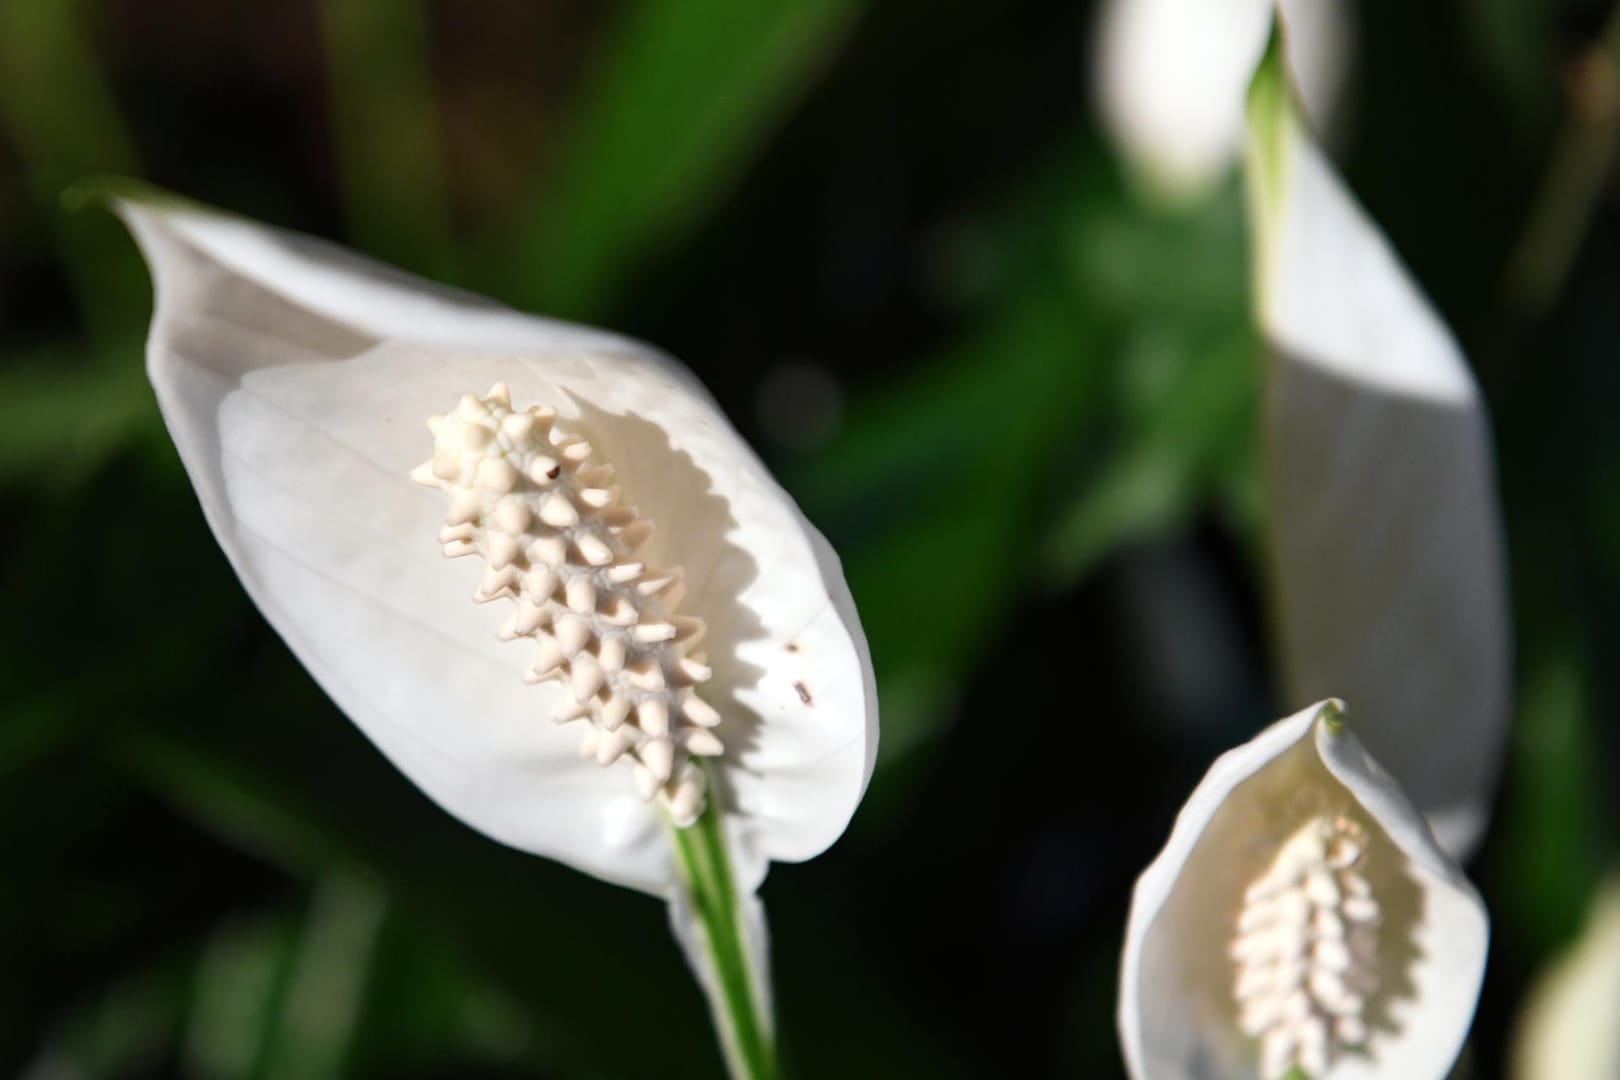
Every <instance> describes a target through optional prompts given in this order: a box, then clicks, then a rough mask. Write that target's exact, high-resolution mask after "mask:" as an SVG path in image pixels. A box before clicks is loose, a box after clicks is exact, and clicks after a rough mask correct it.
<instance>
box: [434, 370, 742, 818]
mask: <svg viewBox="0 0 1620 1080" xmlns="http://www.w3.org/2000/svg"><path fill="white" fill-rule="evenodd" d="M427 426H428V428H429V430H430V431H431V432H432V433H433V437H434V450H433V456H432V458H430V459H429V460H428V461H426V462H423V463H422V464H421V465H419V466H417V468H416V469H415V470H413V471H412V474H411V475H412V477H413V478H414V479H415V480H416V482H417V483H419V484H423V485H425V486H427V487H435V488H440V489H442V490H443V491H444V492H445V493H446V494H447V495H448V496H449V518H448V520H447V521H446V523H445V526H444V528H443V529H441V530H439V542H440V543H441V544H442V545H443V546H444V553H445V555H447V556H450V557H451V558H457V557H460V556H464V555H473V554H479V555H482V556H483V557H484V560H485V562H486V565H487V569H486V570H485V573H484V576H483V579H482V580H481V581H480V582H479V585H478V589H477V591H476V592H474V593H473V599H474V600H476V601H478V602H480V603H487V602H489V601H495V600H509V601H511V602H512V611H511V614H510V615H508V616H507V619H506V622H505V623H504V624H503V625H502V627H501V630H500V636H501V638H502V639H503V640H511V639H513V638H529V639H533V640H534V641H535V642H536V643H537V646H538V647H537V650H536V654H535V661H534V665H533V667H532V668H531V669H530V678H531V679H533V680H534V681H545V680H552V679H555V680H557V681H559V682H561V683H562V684H563V685H564V686H565V687H566V688H567V690H568V693H566V694H564V695H562V696H561V697H560V699H559V700H558V702H557V704H556V706H555V708H554V710H553V712H552V717H551V718H552V719H553V720H555V721H557V722H558V723H567V722H569V721H573V720H582V719H583V720H587V721H588V727H587V729H586V732H585V737H584V739H583V740H582V741H581V743H580V756H581V757H585V758H589V759H591V760H594V761H595V762H596V763H597V764H599V765H603V766H611V765H613V764H614V763H615V762H618V761H619V760H620V759H621V758H626V759H628V760H630V761H631V762H633V764H634V773H633V775H634V777H635V785H636V791H637V793H638V794H639V795H640V796H641V798H642V799H643V800H650V799H653V798H655V797H656V798H657V799H658V801H659V803H660V804H661V805H662V806H663V807H664V809H665V810H666V811H667V812H668V813H669V815H670V819H671V820H672V821H673V822H674V823H675V825H677V826H678V827H682V828H684V827H686V826H689V825H691V824H692V823H693V822H694V821H696V820H697V817H698V814H700V813H701V812H702V810H703V794H704V787H705V777H704V773H703V770H702V768H701V767H700V766H698V765H696V764H694V763H693V762H692V760H691V758H692V757H693V756H698V757H714V756H718V755H720V754H722V753H724V751H725V747H724V745H723V744H722V743H721V742H720V740H719V739H718V738H717V737H716V736H715V735H714V733H713V732H712V731H710V730H709V729H710V728H713V727H714V726H715V725H716V724H718V723H719V722H720V714H719V713H718V712H716V711H715V710H714V708H713V706H711V705H709V704H707V703H706V702H704V701H703V700H702V699H701V698H700V697H699V696H698V687H700V686H701V685H702V684H703V683H705V682H707V681H708V679H709V676H710V674H711V672H710V670H709V668H708V667H707V666H706V665H704V664H703V663H702V662H701V658H700V657H699V656H697V655H696V654H694V653H692V652H691V651H690V649H691V647H692V646H693V645H695V644H697V642H698V640H699V639H700V638H701V637H702V636H703V630H704V626H703V623H702V621H701V620H696V619H688V618H686V617H684V616H681V615H677V614H675V612H674V609H675V607H676V605H677V603H679V601H680V596H681V592H682V585H681V577H682V574H681V572H680V570H679V569H678V568H677V569H674V570H663V571H657V570H654V571H650V572H649V570H648V569H647V566H646V564H645V563H644V562H642V561H640V555H641V552H642V550H643V549H644V548H645V547H646V544H647V541H648V540H649V539H650V538H651V535H652V530H651V527H650V526H651V523H650V522H648V521H646V520H645V519H643V518H640V517H638V516H637V515H636V513H635V511H634V510H632V509H629V508H627V507H623V506H620V505H618V492H617V491H616V490H615V489H614V488H613V487H611V486H610V485H611V483H612V474H613V470H612V467H611V466H609V465H598V466H596V467H593V468H590V469H586V468H584V466H585V463H586V462H587V461H588V460H590V458H591V457H592V448H591V445H590V444H589V443H588V442H586V441H584V440H583V439H576V438H573V437H571V436H569V435H568V434H567V432H566V431H565V430H564V429H563V428H561V427H559V426H558V425H557V411H556V410H555V409H553V408H550V407H549V406H546V407H542V406H531V407H530V408H527V409H520V410H514V409H513V408H512V394H511V391H510V390H509V389H508V388H507V387H506V385H505V384H504V383H496V384H495V386H493V387H492V388H491V389H490V391H489V393H488V394H487V395H485V396H484V397H482V398H479V397H474V396H472V395H470V394H469V395H467V396H465V397H463V398H462V399H461V401H460V403H459V404H457V406H456V408H455V410H454V411H453V412H450V413H448V414H445V415H439V416H433V417H430V418H429V419H428V422H427Z"/></svg>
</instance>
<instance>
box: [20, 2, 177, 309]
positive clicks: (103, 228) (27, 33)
mask: <svg viewBox="0 0 1620 1080" xmlns="http://www.w3.org/2000/svg"><path fill="white" fill-rule="evenodd" d="M87 6H88V5H87V4H86V3H85V0H10V2H8V3H5V4H0V123H3V124H4V126H5V128H6V134H7V135H8V136H9V141H10V142H11V144H12V145H13V146H14V147H15V148H16V151H17V153H18V155H19V156H20V157H21V159H22V162H23V167H24V170H25V172H26V174H27V178H28V186H29V188H30V189H31V190H32V192H33V195H34V199H35V202H36V204H37V205H39V206H40V207H42V208H44V210H45V211H46V214H47V215H48V218H47V220H49V221H50V222H51V225H52V227H53V231H54V234H55V236H54V238H55V241H56V244H57V247H58V249H59V250H60V252H61V254H62V257H63V261H64V262H65V263H66V265H67V270H68V273H69V275H70V277H71V279H72V282H73V286H74V290H75V291H76V292H77V293H78V295H79V302H80V308H81V314H82V317H83V318H84V320H85V322H86V323H87V324H88V325H89V326H90V328H91V330H92V332H93V333H94V334H95V335H96V336H98V337H100V338H102V339H103V340H107V339H110V338H112V337H114V336H116V335H119V334H121V333H125V332H127V331H128V330H129V329H130V328H132V327H133V326H135V325H138V324H139V322H140V321H141V320H142V318H143V315H144V309H145V307H146V289H145V284H144V280H143V278H142V276H140V275H138V274H137V272H136V266H137V265H138V263H137V261H136V260H135V258H134V257H133V253H132V252H130V251H129V250H128V246H129V245H128V244H127V243H125V242H124V241H123V238H122V236H121V235H120V233H121V231H122V230H121V229H120V228H119V227H118V226H117V225H116V224H115V223H114V222H113V221H112V220H111V219H109V218H105V217H92V218H64V217H63V216H62V215H60V214H59V213H57V212H56V211H57V195H58V193H59V192H60V191H61V190H62V189H63V188H64V187H66V186H67V185H68V184H70V183H71V182H73V181H74V180H75V179H77V178H78V177H80V176H84V175H85V174H87V173H118V174H127V173H132V172H134V171H136V162H135V155H134V151H133V149H132V148H131V143H130V139H129V137H128V134H127V133H126V132H125V130H124V126H123V120H122V117H121V116H120V115H119V112H118V108H117V105H116V103H115V101H114V99H113V95H112V91H111V88H110V87H109V85H108V80H107V79H106V78H105V76H104V75H103V74H102V71H101V65H100V63H99V61H98V60H97V57H96V55H95V52H94V50H93V49H92V48H91V45H90V40H89V36H88V33H87V26H86V22H87V19H86V15H85V9H86V7H87Z"/></svg>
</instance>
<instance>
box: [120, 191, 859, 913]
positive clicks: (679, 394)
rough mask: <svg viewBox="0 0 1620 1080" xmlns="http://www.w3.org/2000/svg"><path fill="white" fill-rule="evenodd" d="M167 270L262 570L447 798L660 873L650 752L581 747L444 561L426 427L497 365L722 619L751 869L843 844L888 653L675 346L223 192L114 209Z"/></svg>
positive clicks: (181, 420)
mask: <svg viewBox="0 0 1620 1080" xmlns="http://www.w3.org/2000/svg"><path fill="white" fill-rule="evenodd" d="M119 211H120V213H121V214H122V216H123V217H124V218H125V220H126V221H127V222H128V223H129V225H130V227H131V229H132V230H133V231H134V233H135V235H136V237H137V239H138V241H139V242H140V244H141V247H142V250H143V251H144V252H145V254H146V256H147V259H148V262H149V263H150V264H151V266H152V269H153V275H154V278H155V281H156V298H157V311H156V315H155V318H154V321H153V325H152V331H151V336H150V339H149V344H148V365H149V373H150V376H151V379H152V383H153V385H154V387H155V388H156V390H157V394H158V400H159V404H160V405H161V407H162V410H163V414H164V418H165V420H166V421H167V423H168V425H169V428H170V431H171V433H172V434H173V437H174V440H175V443H176V445H177V446H178V448H179V450H180V455H181V459H182V460H183V462H184V463H185V466H186V469H187V471H188V472H189V474H190V475H191V478H192V481H193V483H194V484H195V486H196V489H197V492H198V496H199V499H200V501H201V503H202V506H203V510H204V513H205V514H206V515H207V517H208V520H209V523H210V525H211V526H212V527H213V530H214V533H215V535H216V536H217V537H218V539H219V542H220V544H221V546H222V547H223V548H224V549H225V552H226V554H227V555H228V556H229V557H230V559H231V562H232V564H233V565H234V566H235V568H236V570H237V572H238V574H239V575H240V577H241V579H242V581H243V583H244V584H245V586H246V587H247V589H248V592H249V593H250V594H251V595H252V596H253V598H254V600H255V601H256V602H257V603H258V604H259V606H260V607H261V609H262V610H263V611H264V612H265V615H266V617H267V618H268V619H269V621H270V622H271V624H272V625H273V626H275V628H276V629H277V631H279V632H280V633H281V635H282V636H283V637H284V638H285V639H286V641H287V642H288V644H289V646H290V647H291V648H292V650H293V651H294V653H296V654H297V656H298V657H299V659H300V660H301V661H303V663H304V664H305V666H306V667H307V668H308V669H309V670H310V672H311V673H312V674H313V675H314V676H315V678H316V679H317V680H318V681H319V682H320V684H321V685H322V687H323V688H325V689H326V691H327V692H328V693H329V694H330V695H331V696H332V698H333V699H334V700H335V701H336V702H337V703H338V705H339V706H340V707H341V708H342V709H343V710H344V711H345V712H346V713H347V714H348V715H349V716H350V717H351V718H352V719H353V720H354V721H355V722H356V723H357V724H358V725H359V726H360V727H361V728H362V729H363V730H364V731H365V732H366V734H367V735H368V736H370V738H371V739H372V740H373V741H374V742H375V743H376V744H377V745H378V746H379V747H380V748H381V749H382V750H383V752H384V753H386V754H387V755H388V756H389V757H390V758H391V759H392V760H393V761H394V763H395V764H396V765H398V766H399V768H400V769H401V770H403V771H404V772H405V773H406V774H407V775H408V776H410V777H411V779H413V780H414V781H415V782H416V783H417V784H418V785H419V786H420V787H421V788H422V789H423V790H424V791H426V792H427V793H428V794H429V795H431V796H432V797H433V798H434V799H435V800H437V801H438V802H439V803H440V804H441V805H443V806H444V807H445V808H446V809H448V810H449V811H450V812H451V813H453V814H455V815H456V816H458V817H460V818H461V819H462V820H464V821H466V822H467V823H468V824H470V825H472V826H473V827H475V828H477V829H479V830H481V831H483V832H485V833H487V834H489V835H491V836H493V837H495V838H497V839H499V840H502V841H504V842H506V843H508V844H511V845H513V846H516V847H519V848H523V849H525V850H528V851H532V852H535V853H537V854H542V855H546V856H550V857H553V858H556V859H559V860H562V861H564V862H567V863H569V864H571V865H574V866H576V867H578V868H580V869H582V870H585V871H587V872H589V873H592V874H595V875H597V876H598V877H601V878H604V879H607V880H610V881H614V882H618V883H621V884H625V885H629V886H633V887H636V888H640V889H643V890H646V891H649V892H654V893H658V894H660V895H663V894H664V893H665V892H666V890H667V888H668V886H669V885H670V883H671V881H672V878H671V873H672V870H671V862H670V858H671V857H670V845H669V844H668V843H667V840H666V838H665V837H664V836H663V835H662V831H663V829H664V825H663V823H662V822H661V821H660V819H659V817H658V814H657V812H656V811H655V810H653V809H652V808H651V807H650V806H649V805H648V804H647V803H645V802H643V801H641V800H640V799H638V798H637V796H636V792H635V789H634V785H633V784H632V781H631V776H630V773H629V771H628V770H627V769H621V768H618V767H616V766H615V767H602V766H599V765H597V764H596V763H595V762H593V761H587V760H582V759H581V758H580V756H579V754H578V746H579V736H578V734H577V733H576V732H574V731H573V730H571V729H568V728H562V727H556V726H554V725H553V724H551V723H550V721H549V720H548V717H549V716H550V715H551V711H552V708H553V707H554V705H555V703H556V696H557V695H558V694H560V693H563V692H565V691H563V690H562V689H561V688H560V687H559V686H558V685H557V684H555V683H541V684H539V685H532V686H531V685H526V684H525V683H524V681H523V675H524V673H525V671H526V670H528V668H529V665H530V660H531V657H530V655H529V653H528V652H527V651H525V650H524V649H522V648H520V647H518V645H517V644H516V643H503V642H501V641H498V640H497V638H496V631H497V629H498V628H499V626H500V624H501V621H502V617H503V616H502V613H501V612H500V611H498V610H497V609H496V607H495V606H494V605H490V606H480V605H476V604H474V603H473V602H472V599H471V596H472V593H473V592H474V590H475V588H476V587H477V585H478V582H479V575H480V572H481V571H480V568H479V567H478V566H476V565H468V564H470V563H473V562H475V560H457V561H447V560H445V559H444V558H443V557H442V556H441V555H440V552H439V544H438V543H437V542H436V539H435V537H436V535H437V533H438V531H439V528H440V526H441V525H442V524H443V521H444V518H445V500H444V497H443V495H442V494H441V493H440V492H437V491H433V490H429V489H424V488H423V487H421V486H419V485H417V484H414V483H412V481H411V479H410V473H411V470H412V468H413V467H415V466H417V465H419V464H420V463H421V462H422V461H423V460H424V459H425V458H427V457H429V456H430V455H431V453H432V451H433V438H432V436H431V435H430V434H429V433H428V431H427V428H426V426H425V422H426V420H427V419H428V417H430V416H432V415H435V414H440V413H444V412H447V411H449V410H450V409H451V408H453V407H454V406H455V405H456V403H457V401H458V400H459V399H460V398H461V397H462V395H465V394H469V393H470V394H481V393H483V392H485V391H486V390H487V389H488V388H489V387H490V386H491V385H492V384H493V383H495V382H504V383H505V384H506V385H507V386H509V387H510V391H511V395H512V398H513V400H514V402H516V403H518V404H520V405H521V406H524V407H526V406H528V405H551V406H554V407H555V408H556V409H557V410H558V411H559V413H560V415H561V417H562V418H563V421H565V422H567V423H569V424H570V425H572V426H573V428H575V429H577V431H578V434H580V435H581V436H583V437H585V438H588V439H589V440H590V442H591V443H592V445H593V446H594V447H595V448H596V451H597V452H598V453H599V454H600V455H601V458H602V460H604V461H606V462H609V463H611V464H612V465H613V467H614V469H615V472H616V482H617V483H618V485H619V487H620V489H621V490H622V497H623V500H624V502H625V503H626V504H627V505H632V506H635V507H636V508H637V509H638V511H639V512H640V514H641V516H642V517H643V518H646V519H648V520H651V521H652V522H654V523H655V525H656V530H657V531H656V533H655V535H654V538H653V540H652V541H651V542H650V544H649V547H648V553H649V555H650V557H651V558H653V559H655V560H657V561H658V562H659V563H660V564H662V565H670V566H679V567H681V568H682V569H683V570H684V572H685V576H686V580H687V593H686V597H685V599H684V600H683V601H682V603H681V610H682V611H683V612H686V613H689V614H692V615H695V616H698V617H700V618H702V619H703V620H704V621H705V622H706V623H707V635H706V637H705V639H704V645H705V649H706V651H707V662H708V663H709V664H710V665H712V667H713V669H714V674H713V677H712V679H711V680H710V682H709V683H708V684H707V686H706V688H705V697H706V699H707V700H708V701H709V702H710V703H711V704H713V705H714V706H715V707H716V708H718V709H719V711H720V712H721V714H722V716H723V720H722V722H721V725H720V727H719V728H718V729H717V734H718V735H719V736H720V737H721V739H722V740H723V742H724V743H725V746H726V753H725V756H724V757H723V758H722V759H719V765H718V773H719V775H718V776H717V777H716V784H717V786H718V787H719V788H720V790H721V791H722V793H723V796H724V799H725V805H726V806H727V808H728V811H729V814H728V819H727V823H728V829H729V830H730V834H731V837H732V846H733V848H734V857H735V858H736V860H737V862H738V866H737V876H738V879H739V886H740V887H741V888H742V890H743V891H744V892H747V891H751V890H752V889H753V888H754V887H755V886H756V885H757V884H758V882H759V880H760V878H761V877H762V876H763V874H764V869H765V864H766V861H767V860H769V859H785V860H797V859H803V858H808V857H810V856H812V855H814V854H816V853H818V852H819V851H821V850H822V849H824V848H825V847H826V846H827V845H828V844H830V843H831V842H832V841H833V840H834V839H835V838H836V837H837V836H838V835H839V834H840V833H841V832H842V830H843V828H844V826H845V824H846V823H847V821H848V819H849V816H850V814H851V813H853V811H854V807H855V805H856V803H857V802H858V800H859V798H860V795H861V793H862V791H863V790H864V788H865V785H866V781H867V779H868V777H869V775H870V773H871V768H872V761H873V757H874V753H875V748H876V733H877V728H876V706H875V698H874V690H873V680H872V673H871V665H870V662H869V660H868V658H867V654H866V647H865V642H864V640H863V638H862V636H861V632H860V628H859V623H858V620H857V618H856V615H855V611H854V607H853V604H852V602H851V600H850V597H849V594H848V591H847V588H846V586H845V584H844V581H843V578H842V575H841V573H840V571H839V567H838V563H837V559H836V557H835V556H834V555H833V553H832V552H831V550H830V549H829V548H828V547H827V545H826V543H825V541H824V540H823V539H822V538H821V536H820V535H819V534H818V533H817V532H816V531H815V529H814V528H813V527H811V526H810V525H809V524H808V522H806V521H805V519H804V518H803V516H802V515H801V514H800V513H799V511H798V509H797V508H796V507H795V506H794V504H793V502H792V500H791V499H789V498H788V497H787V495H786V494H785V493H784V492H782V490H781V489H780V488H779V487H778V486H777V485H776V483H775V482H774V481H773V480H772V479H771V477H770V476H769V474H768V473H767V472H766V471H765V469H764V468H763V466H762V465H761V464H760V462H759V461H758V459H757V458H756V457H755V456H754V454H753V453H752V452H751V451H750V450H749V449H748V447H747V446H746V445H745V444H743V443H742V441H741V440H740V439H739V438H738V436H737V435H736V433H735V432H734V431H733V430H732V429H731V427H730V425H729V424H728V423H727V421H726V420H725V418H724V417H723V416H722V415H721V414H720V413H719V411H718V410H717V409H716V407H715V406H714V405H713V403H712V402H711V400H710V399H709V397H708V396H707V394H706V393H704V391H703V390H702V389H701V388H700V387H699V386H698V385H697V384H696V382H695V380H694V379H693V378H692V377H691V376H690V374H689V373H687V372H686V371H685V370H684V369H683V368H681V367H680V366H679V365H677V364H675V363H674V362H673V361H670V360H668V359H667V358H664V357H661V356H659V355H658V354H656V353H654V352H652V351H651V350H649V349H647V348H645V347H644V346H641V345H638V344H636V343H633V342H630V341H628V340H626V339H623V338H620V337H617V336H614V335H610V334H605V333H599V332H596V331H591V330H585V329H582V328H577V327H572V326H567V325H564V324H559V323H555V322H550V321H546V320H542V319H537V318H531V317H528V316H524V315H520V314H517V313H515V312H512V311H509V310H506V309H503V308H500V307H498V306H496V305H493V304H491V303H489V302H487V301H483V300H480V299H478V298H475V297H470V296H465V295H462V294H457V293H453V292H450V291H448V290H442V289H439V288H437V287H434V286H430V285H427V284H426V283H423V282H420V281H416V280H414V279H411V278H408V277H406V276H405V275H402V274H400V273H398V272H396V271H393V270H390V269H387V268H384V267H380V266H377V265H375V264H372V263H370V262H368V261H365V260H363V259H361V258H359V257H358V256H355V255H352V254H350V253H348V252H344V251H341V250H339V249H336V248H333V247H331V246H329V245H327V244H324V243H321V242H319V241H315V240H312V239H310V238H307V237H301V236H297V235H293V234H289V233H284V232H280V231H278V230H273V229H268V228H264V227H261V226H257V225H254V224H251V223H249V222H246V221H242V220H240V219H235V218H231V217H227V216H224V215H220V214H216V213H214V212H211V211H207V210H203V209H199V208H195V207H187V206H181V205H177V204H171V203H168V202H159V201H123V202H121V203H120V204H119Z"/></svg>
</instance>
